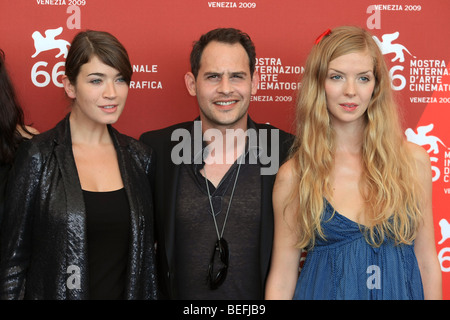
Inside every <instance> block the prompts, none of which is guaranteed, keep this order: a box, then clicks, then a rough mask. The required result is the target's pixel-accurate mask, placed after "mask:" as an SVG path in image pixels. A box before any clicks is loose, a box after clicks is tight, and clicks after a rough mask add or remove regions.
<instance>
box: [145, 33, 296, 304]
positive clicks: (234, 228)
mask: <svg viewBox="0 0 450 320" xmlns="http://www.w3.org/2000/svg"><path fill="white" fill-rule="evenodd" d="M190 61H191V72H188V73H187V74H186V75H185V83H186V87H187V90H188V92H189V93H190V95H192V96H196V97H197V101H198V105H199V112H200V117H199V119H197V120H196V121H190V122H185V123H180V124H176V125H173V126H171V127H168V128H164V129H161V130H155V131H149V132H146V133H144V134H143V135H142V136H141V141H143V142H144V143H146V144H148V145H150V146H151V147H152V148H153V149H154V151H155V154H156V166H157V167H156V175H155V183H154V193H155V194H154V199H155V219H156V228H157V230H156V239H157V258H158V268H159V274H158V275H159V283H160V285H161V291H162V296H163V297H166V298H168V299H263V298H264V285H265V280H266V277H267V273H268V270H269V262H270V255H271V250H272V240H273V210H272V188H273V183H274V180H275V175H276V173H277V171H278V167H279V165H280V164H281V162H283V161H284V160H285V158H286V157H287V154H288V150H289V147H290V145H291V142H292V136H291V135H290V134H288V133H286V132H284V131H281V130H279V129H277V128H275V127H273V126H271V125H267V124H258V123H255V122H253V121H252V120H251V118H250V117H249V115H248V107H249V104H250V98H251V95H254V94H256V91H257V87H258V81H259V77H258V73H257V72H255V61H256V55H255V48H254V45H253V43H252V41H251V39H250V37H249V36H248V35H247V34H245V33H243V32H241V31H240V30H237V29H234V28H220V29H215V30H211V31H209V32H208V33H206V34H204V35H202V36H201V38H200V39H199V40H198V41H197V42H196V43H195V44H194V47H193V50H192V52H191V57H190Z"/></svg>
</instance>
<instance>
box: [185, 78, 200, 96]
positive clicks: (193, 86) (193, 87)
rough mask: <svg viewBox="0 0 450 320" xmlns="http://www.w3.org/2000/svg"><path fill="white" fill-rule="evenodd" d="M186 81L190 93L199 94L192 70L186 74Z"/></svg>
mask: <svg viewBox="0 0 450 320" xmlns="http://www.w3.org/2000/svg"><path fill="white" fill-rule="evenodd" d="M184 83H185V84H186V89H187V90H188V92H189V94H190V95H191V96H193V97H195V96H196V95H197V90H196V81H195V77H194V74H193V73H192V72H188V73H186V74H185V75H184Z"/></svg>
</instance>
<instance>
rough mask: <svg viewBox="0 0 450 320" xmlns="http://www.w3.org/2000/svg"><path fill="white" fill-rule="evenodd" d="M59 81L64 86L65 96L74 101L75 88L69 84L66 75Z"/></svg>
mask: <svg viewBox="0 0 450 320" xmlns="http://www.w3.org/2000/svg"><path fill="white" fill-rule="evenodd" d="M61 80H62V83H63V86H64V91H66V94H67V96H68V97H69V98H70V99H75V98H76V97H77V95H76V90H75V86H74V85H73V84H72V83H71V82H70V80H69V78H67V76H66V75H63V76H62V79H61Z"/></svg>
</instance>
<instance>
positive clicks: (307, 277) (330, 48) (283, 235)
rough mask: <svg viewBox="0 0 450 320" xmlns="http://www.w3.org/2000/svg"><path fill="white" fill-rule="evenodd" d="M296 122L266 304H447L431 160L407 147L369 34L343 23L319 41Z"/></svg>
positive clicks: (281, 187) (278, 203) (281, 185)
mask: <svg viewBox="0 0 450 320" xmlns="http://www.w3.org/2000/svg"><path fill="white" fill-rule="evenodd" d="M297 126H298V129H297V137H296V141H295V143H294V147H293V150H292V155H291V158H290V160H289V161H288V162H287V163H286V164H285V165H283V166H282V167H281V168H280V171H279V172H278V175H277V179H276V183H275V187H274V192H273V204H274V214H275V235H274V247H273V255H272V264H271V271H270V273H269V277H268V281H267V286H266V298H267V299H423V298H426V299H439V298H441V297H442V290H441V286H442V285H441V273H440V268H439V263H438V260H437V254H436V249H435V242H434V230H433V217H432V201H431V193H432V192H431V188H432V182H431V166H430V161H429V158H428V154H427V153H426V151H425V150H424V149H422V148H421V147H419V146H416V145H414V144H411V143H409V142H407V141H406V140H405V137H404V135H403V130H402V128H401V124H400V121H399V116H398V111H397V106H396V105H395V103H394V100H393V96H392V92H391V88H390V79H389V73H388V70H387V67H386V64H385V61H384V60H383V56H382V54H381V52H380V50H379V48H378V47H377V45H376V43H375V42H374V41H373V39H372V37H371V35H370V34H369V33H368V32H366V31H365V30H363V29H361V28H358V27H338V28H336V29H334V30H332V31H331V30H328V31H326V32H325V33H324V34H322V35H321V36H320V37H319V38H318V39H317V41H316V44H315V46H314V47H313V49H312V51H311V53H310V55H309V57H308V60H307V63H306V70H305V74H304V78H303V80H302V89H301V92H300V93H299V96H298V101H297ZM302 249H307V251H308V254H307V257H306V261H305V264H304V266H303V268H302V270H301V272H300V276H299V274H298V265H299V258H300V253H301V250H302Z"/></svg>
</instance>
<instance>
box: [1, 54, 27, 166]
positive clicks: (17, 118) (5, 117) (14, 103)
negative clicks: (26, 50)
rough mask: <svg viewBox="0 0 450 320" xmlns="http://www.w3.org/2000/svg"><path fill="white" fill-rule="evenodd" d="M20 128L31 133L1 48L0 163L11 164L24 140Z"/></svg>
mask: <svg viewBox="0 0 450 320" xmlns="http://www.w3.org/2000/svg"><path fill="white" fill-rule="evenodd" d="M18 128H21V129H22V130H23V131H24V132H26V133H28V134H30V135H31V133H30V132H29V131H28V130H27V129H26V127H25V124H24V114H23V110H22V108H21V106H20V105H19V103H18V100H17V97H16V93H15V90H14V87H13V84H12V82H11V79H10V78H9V75H8V72H7V70H6V66H5V53H4V52H3V50H2V49H0V164H11V163H12V162H13V160H14V154H15V152H16V150H17V147H18V146H19V143H20V142H21V141H22V139H23V138H22V135H21V134H20V133H19V131H18Z"/></svg>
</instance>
